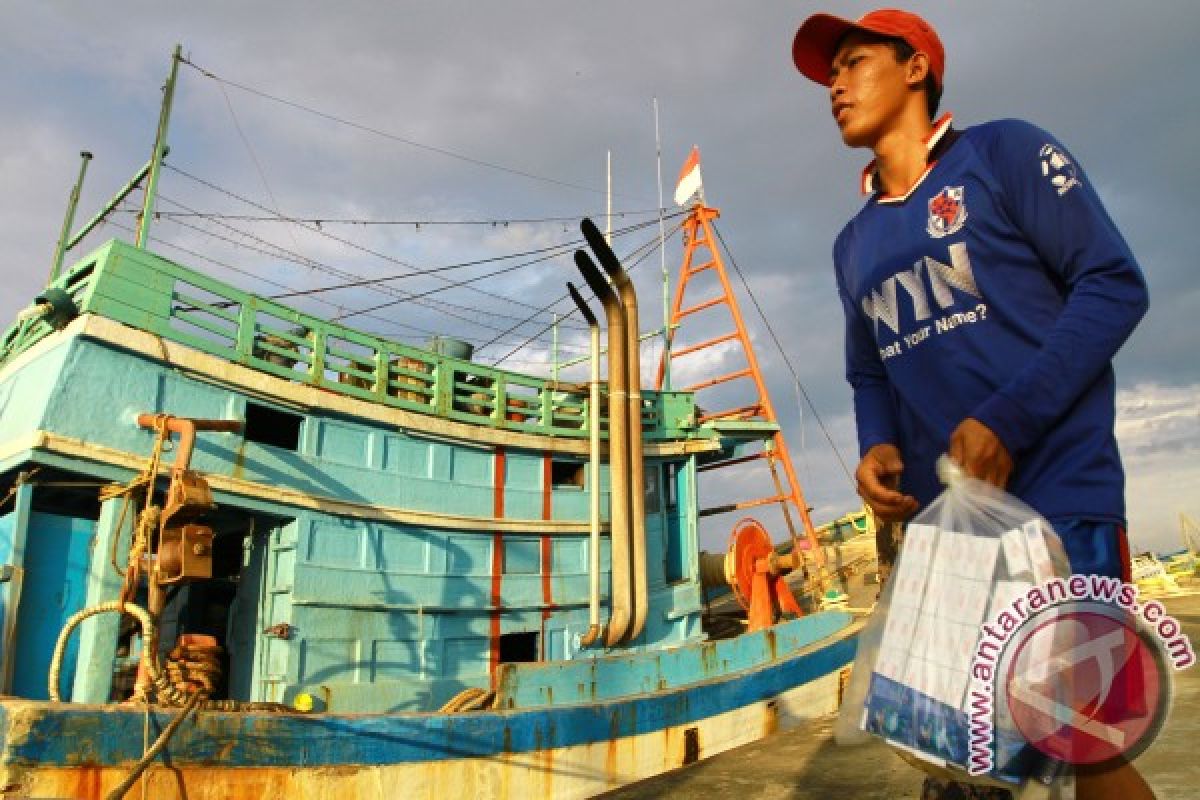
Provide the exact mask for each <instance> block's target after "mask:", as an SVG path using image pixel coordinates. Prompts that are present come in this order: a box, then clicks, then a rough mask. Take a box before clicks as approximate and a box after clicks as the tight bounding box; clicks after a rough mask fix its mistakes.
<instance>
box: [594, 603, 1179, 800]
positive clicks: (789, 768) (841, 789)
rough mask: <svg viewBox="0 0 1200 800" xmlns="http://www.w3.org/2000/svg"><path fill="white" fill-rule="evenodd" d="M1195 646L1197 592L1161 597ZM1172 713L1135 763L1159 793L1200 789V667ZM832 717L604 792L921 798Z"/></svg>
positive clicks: (917, 781)
mask: <svg viewBox="0 0 1200 800" xmlns="http://www.w3.org/2000/svg"><path fill="white" fill-rule="evenodd" d="M1163 600H1164V603H1165V605H1166V607H1167V610H1168V611H1169V612H1170V613H1171V614H1172V615H1174V616H1175V617H1176V618H1177V619H1178V620H1179V621H1180V622H1181V623H1183V626H1184V630H1185V631H1186V632H1187V634H1188V636H1189V637H1190V638H1191V640H1192V643H1193V646H1197V645H1198V644H1200V593H1196V594H1189V595H1185V596H1181V597H1173V598H1164V599H1163ZM1175 678H1176V680H1175V687H1174V699H1173V702H1172V708H1171V714H1170V717H1169V718H1168V719H1167V723H1166V726H1165V728H1164V729H1163V732H1162V733H1161V734H1160V736H1159V738H1158V740H1157V741H1156V742H1155V743H1154V744H1153V745H1152V746H1151V747H1150V749H1149V750H1148V751H1146V752H1145V753H1143V754H1142V756H1141V757H1140V758H1139V759H1138V760H1137V765H1138V768H1139V770H1140V771H1141V772H1142V774H1143V775H1144V776H1145V777H1146V779H1147V781H1148V782H1149V783H1150V785H1151V787H1153V789H1154V791H1155V793H1156V794H1157V795H1158V797H1159V798H1160V800H1168V799H1169V798H1192V797H1198V796H1200V761H1198V760H1197V759H1196V748H1197V743H1198V742H1200V666H1197V667H1193V668H1191V669H1189V670H1185V671H1183V672H1181V673H1176V675H1175ZM833 720H834V718H833V717H832V716H829V717H823V718H821V719H818V720H814V721H813V722H811V723H809V724H807V725H804V726H802V727H800V728H798V729H795V730H791V731H787V732H785V733H780V734H776V735H774V736H770V737H768V738H767V739H764V740H762V741H759V742H756V743H754V744H750V745H746V746H744V747H740V748H738V749H736V750H731V751H729V752H726V753H722V754H721V755H718V756H715V757H713V758H711V759H708V760H706V761H703V762H701V763H699V764H696V765H694V766H692V767H688V768H686V769H681V770H675V771H674V772H670V773H667V774H665V775H661V776H659V777H657V778H652V779H650V780H647V781H642V782H641V783H637V784H634V785H631V786H627V787H624V788H622V789H619V790H617V791H615V792H610V793H609V794H606V795H604V797H605V798H608V800H643V799H645V800H649V798H693V797H704V798H713V800H784V798H786V799H787V800H826V799H827V798H855V800H899V798H918V797H919V792H920V788H921V781H922V778H921V774H920V773H918V772H917V771H916V770H914V769H913V768H912V767H910V766H908V765H907V764H906V763H905V762H903V761H901V760H900V758H899V757H898V756H896V755H895V754H894V753H893V752H892V751H891V750H890V749H889V748H888V747H887V746H886V745H884V744H882V743H872V744H869V745H864V746H862V747H838V746H837V745H836V744H834V742H833V738H832V728H833Z"/></svg>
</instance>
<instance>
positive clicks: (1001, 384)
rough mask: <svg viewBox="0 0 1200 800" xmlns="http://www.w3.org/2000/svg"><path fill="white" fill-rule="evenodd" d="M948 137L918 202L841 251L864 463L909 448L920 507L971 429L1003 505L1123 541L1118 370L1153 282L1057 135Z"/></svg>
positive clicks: (873, 202)
mask: <svg viewBox="0 0 1200 800" xmlns="http://www.w3.org/2000/svg"><path fill="white" fill-rule="evenodd" d="M946 127H948V122H947V123H946ZM942 133H944V129H943V130H939V131H938V135H941V134H942ZM953 135H956V136H957V138H954V139H953V141H952V143H950V144H949V146H948V147H944V148H943V149H942V151H941V152H937V151H936V150H935V151H934V152H937V156H938V157H937V160H936V161H934V162H932V165H931V167H930V170H929V171H928V172H927V173H926V174H925V176H924V178H922V180H921V181H920V182H919V183H918V184H917V186H916V187H915V188H914V189H913V190H912V191H911V192H910V193H909V194H908V195H907V196H905V197H903V198H886V197H883V196H882V195H880V194H876V195H874V196H873V197H871V199H869V200H868V201H867V203H866V205H865V206H864V207H863V209H862V210H861V211H860V212H859V213H858V214H857V215H856V216H855V217H854V218H853V219H852V220H851V221H850V222H849V223H848V224H847V225H846V227H845V229H844V230H843V231H842V232H841V234H840V235H839V236H838V239H837V242H836V244H835V245H834V254H833V255H834V264H835V267H836V273H837V282H838V290H839V293H840V294H841V298H842V302H843V305H844V307H845V316H846V375H847V379H848V380H849V381H850V384H851V386H852V387H853V389H854V412H855V417H856V421H857V423H858V436H859V446H860V448H861V451H862V452H863V453H866V451H867V450H868V449H870V448H871V447H872V446H874V445H876V444H880V443H891V444H895V445H897V446H898V447H899V448H900V451H901V454H902V456H903V459H904V463H905V469H904V474H903V476H902V477H901V487H902V488H903V490H904V491H905V492H907V493H909V494H912V495H913V496H915V497H916V498H917V500H918V501H919V502H920V503H921V504H922V505H924V504H926V503H928V502H929V501H930V500H932V499H933V498H934V497H936V496H937V494H938V493H939V492H940V489H941V487H940V486H939V485H938V481H937V478H936V476H935V470H934V462H935V460H936V459H937V457H938V456H939V455H940V454H942V453H944V452H946V450H947V448H948V446H949V441H950V434H951V433H952V432H953V431H954V429H955V428H956V427H957V426H958V425H959V423H961V422H962V421H963V420H964V419H966V418H967V417H974V418H975V419H977V420H979V421H980V422H982V423H983V424H985V425H986V426H987V427H988V428H990V429H991V430H992V431H994V432H995V433H996V435H997V436H998V437H999V438H1000V440H1001V441H1002V442H1003V443H1004V445H1005V446H1006V447H1007V448H1008V451H1009V453H1010V454H1011V455H1012V456H1013V459H1014V462H1015V468H1014V471H1013V474H1012V476H1011V479H1010V483H1009V491H1010V492H1012V493H1013V494H1015V495H1017V496H1018V497H1020V498H1022V499H1023V500H1024V501H1025V502H1026V503H1028V504H1029V505H1030V506H1032V507H1033V508H1034V509H1036V510H1037V511H1039V512H1040V513H1041V514H1042V515H1043V516H1045V517H1047V518H1049V519H1051V520H1054V519H1061V518H1065V517H1086V518H1092V519H1108V520H1113V521H1118V522H1121V523H1124V516H1125V506H1124V472H1123V470H1122V468H1121V461H1120V456H1119V454H1118V452H1117V443H1116V438H1115V436H1114V433H1113V426H1114V416H1115V410H1114V393H1115V387H1114V378H1113V371H1112V366H1111V360H1112V357H1113V355H1114V354H1115V353H1116V351H1117V349H1118V348H1119V347H1120V346H1121V344H1122V343H1123V342H1124V341H1125V339H1126V338H1127V337H1128V336H1129V334H1130V332H1131V331H1132V330H1133V328H1134V327H1135V325H1136V324H1137V322H1138V320H1140V319H1141V317H1142V316H1143V314H1145V312H1146V308H1147V304H1148V297H1147V291H1146V284H1145V280H1144V278H1143V276H1142V272H1141V269H1140V268H1139V267H1138V265H1137V262H1136V261H1135V260H1134V258H1133V255H1132V253H1131V252H1130V251H1129V247H1128V246H1127V245H1126V244H1125V241H1124V240H1123V239H1122V237H1121V235H1120V233H1119V232H1118V231H1117V228H1116V226H1115V225H1114V224H1113V222H1112V220H1111V219H1110V218H1109V216H1108V214H1107V213H1106V212H1105V210H1104V207H1103V206H1102V205H1101V203H1100V199H1099V198H1098V197H1097V195H1096V193H1095V191H1094V190H1093V189H1092V187H1091V185H1090V184H1089V182H1088V180H1087V178H1086V176H1085V175H1084V173H1083V171H1082V169H1081V168H1080V167H1079V165H1078V164H1077V163H1076V162H1075V161H1074V159H1073V158H1072V157H1071V156H1070V154H1068V152H1067V151H1066V149H1065V148H1064V147H1063V146H1062V145H1061V144H1059V143H1058V142H1057V141H1056V140H1055V139H1054V137H1052V136H1050V134H1048V133H1046V132H1045V131H1042V130H1040V129H1038V128H1037V127H1035V126H1033V125H1030V124H1028V123H1026V122H1021V121H1017V120H1002V121H997V122H991V123H987V124H983V125H979V126H976V127H973V128H968V129H966V130H964V131H962V132H961V133H958V134H952V136H953Z"/></svg>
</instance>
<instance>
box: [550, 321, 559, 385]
mask: <svg viewBox="0 0 1200 800" xmlns="http://www.w3.org/2000/svg"><path fill="white" fill-rule="evenodd" d="M550 332H551V335H550V380H552V381H554V383H555V384H556V385H557V384H558V312H557V311H556V312H554V317H553V321H552V324H551V326H550Z"/></svg>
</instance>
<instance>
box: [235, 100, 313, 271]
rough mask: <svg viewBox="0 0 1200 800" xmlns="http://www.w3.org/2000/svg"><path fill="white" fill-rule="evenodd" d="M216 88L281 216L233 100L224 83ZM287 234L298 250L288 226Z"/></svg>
mask: <svg viewBox="0 0 1200 800" xmlns="http://www.w3.org/2000/svg"><path fill="white" fill-rule="evenodd" d="M217 88H218V89H220V90H221V97H223V98H225V107H226V108H228V109H229V118H230V119H232V120H233V127H234V129H235V130H237V133H238V136H239V137H240V138H241V140H242V144H243V145H244V146H245V148H246V152H247V153H249V154H250V160H251V161H252V162H254V168H255V169H256V170H258V177H259V180H261V181H262V185H263V188H264V189H266V190H267V197H269V198H271V205H272V206H273V208H272V211H274V212H275V213H276V214H278V215H279V216H283V211H281V210H280V209H281V208H282V206H280V205H279V199H278V198H277V197H275V192H273V191H271V184H270V183H268V182H267V173H266V172H265V171H264V170H263V167H262V164H261V163H259V160H258V156H257V155H255V153H254V148H253V147H251V146H250V139H249V138H247V136H246V133H245V131H243V130H242V124H241V123H240V122H238V118H237V113H236V112H235V111H234V110H233V102H232V101H230V99H229V93H228V92H226V91H225V86H224V84H221V83H218V84H217ZM288 235H289V237H290V238H291V240H292V244H293V245H295V247H296V249H297V250H299V249H300V242H298V241H297V240H296V233H295V231H293V230H292V229H291V228H288Z"/></svg>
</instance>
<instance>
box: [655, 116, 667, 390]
mask: <svg viewBox="0 0 1200 800" xmlns="http://www.w3.org/2000/svg"><path fill="white" fill-rule="evenodd" d="M654 155H655V159H656V160H657V163H658V260H659V264H660V266H661V267H662V306H663V328H662V336H663V378H662V389H663V391H665V392H669V391H671V274H670V273H669V272H667V237H666V234H665V233H664V232H663V182H662V137H661V136H659V132H658V98H657V97H655V98H654Z"/></svg>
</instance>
